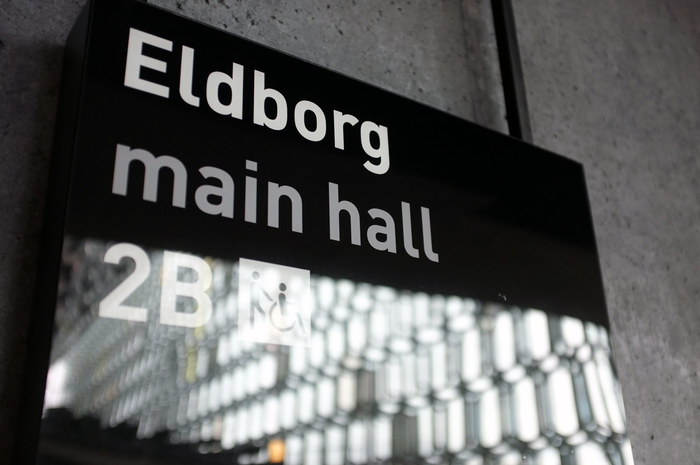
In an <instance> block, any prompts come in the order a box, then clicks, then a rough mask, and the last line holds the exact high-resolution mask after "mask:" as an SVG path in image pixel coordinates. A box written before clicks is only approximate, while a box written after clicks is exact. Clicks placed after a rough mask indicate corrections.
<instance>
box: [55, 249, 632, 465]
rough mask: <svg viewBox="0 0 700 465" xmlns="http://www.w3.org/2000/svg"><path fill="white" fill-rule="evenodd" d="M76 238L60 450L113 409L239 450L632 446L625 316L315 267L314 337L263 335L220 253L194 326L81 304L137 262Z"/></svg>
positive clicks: (64, 309) (109, 428)
mask: <svg viewBox="0 0 700 465" xmlns="http://www.w3.org/2000/svg"><path fill="white" fill-rule="evenodd" d="M72 248H73V253H72V254H70V256H69V258H67V259H66V260H68V261H67V263H66V265H69V266H66V269H70V270H72V271H71V273H70V274H66V275H65V276H64V281H63V282H62V289H63V293H62V294H61V296H60V303H59V307H58V314H57V317H56V321H57V322H58V323H57V328H56V334H55V338H54V343H53V352H52V360H53V362H52V365H51V369H50V372H49V377H48V384H47V393H46V401H45V412H44V437H45V439H44V442H43V449H42V450H43V452H42V460H44V461H45V463H57V462H52V461H51V457H52V455H51V454H53V453H54V452H55V451H54V449H52V448H51V445H52V444H55V441H58V440H61V441H70V440H71V439H70V438H74V437H75V435H76V432H78V431H81V432H82V433H81V434H83V433H84V432H85V426H84V425H86V424H95V425H99V427H95V428H94V430H93V434H94V437H95V438H96V439H95V441H98V442H99V441H102V443H100V447H117V446H118V445H119V444H124V443H125V441H126V443H129V444H133V443H132V442H131V441H133V440H134V439H133V438H137V439H138V440H140V441H141V442H142V443H143V444H158V445H160V446H161V447H166V446H169V447H177V448H178V449H177V450H178V451H180V452H181V451H186V452H187V453H192V454H195V455H197V456H201V457H206V456H209V455H212V454H214V455H217V454H218V455H219V456H225V455H226V454H228V455H230V456H231V460H230V461H229V462H228V463H280V462H281V461H284V463H288V464H324V463H325V464H341V463H353V464H362V463H378V462H385V461H388V460H392V461H393V462H398V463H401V462H402V461H406V462H408V463H418V462H428V463H445V464H447V463H450V464H464V465H484V464H503V465H509V464H528V465H529V464H536V465H561V464H562V463H566V464H567V465H574V464H586V465H589V464H594V465H595V464H615V465H631V464H632V458H631V452H630V449H629V442H628V441H627V439H626V433H625V420H624V410H623V408H622V403H621V400H620V394H619V387H618V385H617V380H616V376H615V373H614V371H613V366H612V363H611V360H610V348H609V343H608V338H607V332H606V331H605V329H604V328H601V327H599V326H596V325H594V324H592V323H588V322H583V321H581V320H577V319H575V318H571V317H560V316H557V315H551V314H547V313H545V312H542V311H539V310H535V309H521V308H516V307H510V306H505V305H498V304H493V303H484V302H479V301H476V300H473V299H469V298H464V297H457V296H441V295H428V294H425V293H411V292H409V291H405V290H396V289H391V288H387V287H384V286H374V285H371V284H367V283H354V282H351V281H349V280H334V279H331V278H329V277H320V276H317V277H313V276H312V292H313V302H314V308H313V309H312V312H311V315H312V316H311V325H312V328H311V330H312V332H311V346H310V348H305V347H297V346H292V347H287V346H279V345H274V344H258V343H254V342H250V341H244V340H241V339H240V338H239V337H238V330H237V310H238V309H237V282H238V281H237V265H236V264H234V263H230V262H225V261H221V260H216V259H210V260H209V264H210V266H211V267H212V269H213V272H214V273H213V287H212V289H211V291H210V294H211V298H212V302H213V314H212V317H211V319H210V320H209V322H208V323H207V324H206V325H205V326H204V327H200V328H180V327H172V326H164V325H160V324H159V323H158V321H157V318H153V319H151V320H149V321H148V322H146V323H135V322H126V321H120V320H109V319H102V318H97V317H96V316H95V315H96V311H95V309H94V308H92V307H91V306H90V305H88V304H85V303H81V304H76V302H77V301H79V299H77V298H76V296H79V295H81V294H84V293H85V292H86V290H91V291H92V293H93V294H94V293H95V292H97V293H100V292H102V293H104V289H105V288H107V289H111V288H113V287H114V285H115V283H118V282H119V281H120V279H121V277H120V275H117V274H114V273H113V272H104V271H101V270H104V267H101V266H100V264H101V260H102V254H103V253H104V249H105V248H106V247H105V244H101V243H97V242H83V243H77V244H73V245H72ZM152 256H153V257H152V258H151V261H152V262H154V263H156V262H157V261H158V252H152ZM110 273H111V274H110ZM144 293H145V297H144V298H145V299H150V300H151V301H153V302H156V303H157V302H158V298H159V296H158V295H157V289H150V290H149V289H147V290H146V291H144ZM76 305H79V307H80V308H76ZM90 422H93V423H90ZM62 428H63V429H62ZM100 428H101V430H100ZM98 430H99V434H98ZM88 431H89V429H88ZM52 441H54V442H52ZM87 442H88V444H89V442H90V441H87ZM78 446H80V447H83V448H84V447H88V446H87V445H86V444H85V443H82V444H78ZM76 447H77V446H76ZM149 447H150V446H149ZM77 450H79V448H78V449H77ZM182 453H185V452H182ZM563 457H565V459H563ZM61 458H62V459H63V460H64V462H61V463H78V462H70V458H68V459H66V457H61ZM105 463H107V462H105ZM202 463H209V462H206V461H205V462H202ZM212 463H213V462H212Z"/></svg>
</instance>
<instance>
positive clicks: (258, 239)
mask: <svg viewBox="0 0 700 465" xmlns="http://www.w3.org/2000/svg"><path fill="white" fill-rule="evenodd" d="M61 102H62V103H61V113H60V115H59V124H58V128H57V140H56V155H55V160H54V164H55V167H54V178H53V179H54V183H55V186H54V190H53V191H52V192H53V195H52V199H51V203H52V207H51V212H52V214H53V215H54V216H53V217H52V225H53V226H54V227H55V231H54V233H55V234H54V236H53V243H51V242H50V241H49V242H48V244H49V246H48V247H49V248H48V249H47V250H48V251H47V252H46V255H45V257H47V263H48V265H47V271H46V275H45V276H44V278H43V281H42V283H43V284H42V285H43V286H44V288H43V289H41V292H42V293H43V294H46V296H45V297H42V299H43V300H41V302H40V308H39V309H38V310H37V311H38V312H39V315H40V316H39V317H38V318H39V320H38V321H39V323H37V324H38V325H40V326H41V324H42V323H41V321H44V323H43V324H44V327H43V338H42V340H46V341H49V340H50V341H51V342H50V356H48V355H47V357H49V358H50V360H49V368H48V377H47V381H46V389H45V394H43V399H44V403H43V414H42V420H41V428H40V432H39V441H38V442H39V447H38V452H37V460H38V461H37V463H42V464H58V463H61V464H83V463H88V462H89V463H99V462H103V463H107V464H109V463H136V462H139V463H141V461H144V463H146V462H147V463H178V464H179V463H183V464H184V463H188V464H200V463H201V464H209V463H212V464H214V463H248V464H250V463H282V462H284V463H288V464H342V463H352V464H362V463H383V464H389V463H410V464H417V463H460V464H469V465H477V464H478V465H483V464H496V463H498V464H511V463H512V464H515V463H528V464H530V463H532V464H541V465H542V464H557V465H563V464H567V465H569V464H586V465H589V464H624V465H629V464H631V455H630V452H629V443H628V440H627V436H626V428H625V419H624V411H623V408H622V402H621V400H620V396H619V388H618V385H617V380H616V375H615V371H614V368H613V363H612V359H611V354H610V347H609V343H608V335H607V317H606V313H605V301H604V296H603V291H602V286H601V276H600V271H599V267H598V259H597V253H596V246H595V240H594V234H593V227H592V223H591V217H590V212H589V207H588V200H587V193H586V188H585V181H584V176H583V170H582V167H581V166H580V165H579V164H577V163H575V162H572V161H570V160H567V159H565V158H563V157H561V156H558V155H555V154H552V153H549V152H547V151H544V150H541V149H538V148H536V147H533V146H531V145H528V144H525V143H522V142H520V141H517V140H515V139H512V138H510V137H506V136H503V135H501V134H498V133H495V132H493V131H490V130H487V129H484V128H481V127H479V126H477V125H474V124H471V123H468V122H465V121H462V120H460V119H458V118H456V117H454V116H451V115H448V114H446V113H443V112H440V111H437V110H434V109H431V108H428V107H426V106H424V105H421V104H419V103H416V102H413V101H410V100H407V99H405V98H403V97H400V96H398V95H395V94H392V93H389V92H386V91H383V90H380V89H378V88H376V87H372V86H370V85H368V84H365V83H362V82H358V81H356V80H353V79H350V78H348V77H345V76H342V75H339V74H337V73H334V72H332V71H330V70H327V69H323V68H320V67H318V66H315V65H312V64H310V63H307V62H303V61H301V60H299V59H296V58H294V57H291V56H289V55H285V54H282V53H280V52H277V51H274V50H271V49H269V48H265V47H262V46H260V45H257V44H255V43H252V42H249V41H247V40H244V39H241V38H238V37H235V36H232V35H230V34H228V33H225V32H222V31H219V30H216V29H213V28H210V27H207V26H204V25H202V24H198V23H196V22H193V21H190V20H188V19H186V18H183V17H180V16H177V15H174V14H171V13H168V12H165V11H163V10H161V9H158V8H155V7H152V6H150V5H147V4H145V3H141V2H135V1H132V0H110V1H107V0H94V1H92V2H90V3H89V5H88V6H87V7H86V9H85V11H84V13H83V15H82V16H81V18H80V19H79V21H78V23H77V24H76V26H75V28H74V30H73V33H72V34H71V37H70V39H69V42H68V45H67V49H66V62H65V76H64V89H63V93H62V97H61ZM51 244H53V245H51ZM59 249H60V256H59ZM51 257H53V260H54V261H53V262H52V261H51V260H52V259H51ZM59 262H60V266H59V271H58V272H56V266H57V265H58V263H59ZM41 315H43V316H41ZM39 331H40V332H41V330H39ZM50 333H52V334H53V336H52V337H51V338H49V334H50ZM47 344H48V342H47ZM45 352H46V354H48V353H49V348H48V347H46V351H45ZM39 357H41V356H39ZM37 363H39V364H41V362H37ZM39 371H41V370H39ZM42 379H43V372H42ZM32 385H33V384H32ZM32 389H34V390H37V389H41V390H42V391H43V390H44V389H43V386H39V387H36V386H35V387H34V388H29V390H28V393H29V394H28V396H31V394H32V393H33V392H34V391H33V390H32ZM35 394H36V393H35ZM32 405H34V404H32ZM28 408H29V407H28ZM37 415H38V410H37ZM31 418H32V416H31V415H29V419H28V420H26V422H29V423H31V421H32V420H31Z"/></svg>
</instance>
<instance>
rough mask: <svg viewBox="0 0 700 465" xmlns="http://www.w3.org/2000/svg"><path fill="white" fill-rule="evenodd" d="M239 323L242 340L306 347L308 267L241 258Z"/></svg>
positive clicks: (309, 295) (308, 325) (308, 317)
mask: <svg viewBox="0 0 700 465" xmlns="http://www.w3.org/2000/svg"><path fill="white" fill-rule="evenodd" d="M239 265H240V266H239V269H238V308H239V313H238V326H239V330H240V331H241V333H240V334H241V339H244V340H250V341H255V342H263V343H271V344H281V345H294V346H305V347H308V345H309V342H310V340H311V338H310V336H311V334H310V328H311V326H310V321H309V320H310V314H311V281H310V273H309V270H304V269H301V268H294V267H290V266H284V265H278V264H275V263H267V262H261V261H258V260H249V259H246V258H241V260H240V263H239Z"/></svg>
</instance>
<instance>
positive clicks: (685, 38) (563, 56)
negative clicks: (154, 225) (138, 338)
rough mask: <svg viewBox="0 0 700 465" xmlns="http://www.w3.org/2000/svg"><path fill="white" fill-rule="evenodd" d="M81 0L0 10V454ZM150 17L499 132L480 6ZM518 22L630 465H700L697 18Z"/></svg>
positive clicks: (645, 4)
mask: <svg viewBox="0 0 700 465" xmlns="http://www.w3.org/2000/svg"><path fill="white" fill-rule="evenodd" d="M83 3H84V0H56V1H54V2H44V1H38V0H37V1H31V0H30V1H26V0H0V218H1V219H2V221H0V266H2V269H3V273H2V274H1V275H0V299H1V300H0V457H6V456H7V455H8V451H9V448H10V446H11V444H12V437H13V425H14V422H15V420H16V417H17V415H18V412H17V402H18V394H19V391H20V389H21V385H20V384H19V382H18V381H17V380H18V379H19V378H20V375H21V373H22V370H23V360H24V355H25V353H26V350H31V347H27V345H26V344H27V342H28V341H27V337H26V334H27V328H28V324H29V320H30V308H31V302H32V300H33V289H32V285H33V280H34V277H35V274H36V266H35V263H36V260H37V250H38V243H39V236H40V233H41V227H42V224H41V221H42V220H41V218H42V207H43V204H44V195H45V186H46V179H47V174H48V163H49V158H50V152H51V139H52V135H53V127H54V118H55V110H56V101H57V96H58V95H57V94H58V87H59V77H60V70H61V55H62V45H63V43H64V41H65V38H66V36H67V34H68V31H69V29H70V27H71V25H72V23H73V21H74V20H75V18H76V16H77V14H78V11H79V8H80V6H81V5H82V4H83ZM153 3H157V4H160V5H162V6H165V7H166V8H169V9H172V10H175V11H178V12H180V13H182V14H184V15H186V16H189V17H192V18H195V19H198V20H201V21H204V22H206V23H210V24H212V25H215V26H217V27H220V28H223V29H227V30H229V31H231V32H234V33H237V34H240V35H242V36H244V37H247V38H250V39H253V40H255V41H258V42H262V43H264V44H267V45H270V46H273V47H275V48H277V49H280V50H283V51H286V52H289V53H291V54H293V55H296V56H299V57H302V58H304V59H307V60H310V61H312V62H315V63H318V64H321V65H323V66H328V67H330V68H332V69H334V70H337V71H340V72H342V73H345V74H348V75H350V76H353V77H356V78H359V79H362V80H365V81H368V82H371V83H373V84H376V85H378V86H380V87H383V88H386V89H389V90H392V91H394V92H397V93H400V94H402V95H405V96H407V97H410V98H413V99H416V100H419V101H422V102H425V103H428V104H430V105H432V106H436V107H438V108H441V109H444V110H447V111H449V112H452V113H454V114H457V115H459V116H462V117H464V118H467V119H470V120H473V121H476V122H478V123H480V124H483V125H486V126H489V127H492V128H494V129H497V130H500V131H504V130H505V124H504V119H503V116H504V115H503V113H504V110H503V104H502V97H501V94H500V77H499V73H498V66H497V60H496V55H495V46H494V39H493V34H492V28H491V17H490V9H489V5H488V2H485V1H479V0H462V1H461V2H460V1H459V0H451V1H448V0H414V1H408V0H407V1H399V0H396V1H392V2H390V1H382V2H379V1H373V0H352V1H350V0H347V1H337V2H330V1H319V0H295V1H288V2H266V3H264V2H241V1H234V0H226V1H219V2H213V1H209V0H207V1H204V0H187V1H177V2H171V1H166V0H158V1H155V2H153ZM210 3H211V4H210ZM515 10H516V21H517V23H518V32H519V36H520V41H521V55H522V59H523V65H524V71H525V79H526V88H527V90H528V99H529V104H530V110H531V115H532V126H533V131H534V138H535V143H536V144H538V145H540V146H542V147H545V148H548V149H551V150H554V151H556V152H559V153H561V154H564V155H567V156H569V157H571V158H574V159H576V160H579V161H580V162H582V163H583V164H584V165H585V167H586V172H587V177H588V183H589V189H590V197H591V204H592V210H593V216H594V222H595V226H596V234H597V238H598V244H599V249H600V259H601V266H602V270H603V277H604V281H605V289H606V293H607V299H608V306H609V312H610V315H611V322H612V338H613V343H614V350H615V351H616V358H617V365H618V369H619V374H620V377H621V381H622V387H623V393H624V397H625V401H626V406H627V413H628V422H629V430H630V436H631V440H632V445H633V450H634V452H635V459H636V462H637V463H638V464H662V463H673V464H676V463H677V464H696V465H697V464H700V439H699V438H700V428H699V425H700V394H699V393H700V389H698V385H699V384H698V383H699V381H700V380H699V379H698V375H699V373H700V305H699V304H698V298H700V278H699V277H698V274H699V272H700V183H699V182H698V178H699V177H700V158H698V157H696V155H697V151H698V147H700V116H699V115H700V112H699V111H698V108H700V85H698V83H699V82H700V26H699V25H698V21H697V20H698V19H699V18H700V3H698V2H695V1H694V0H686V1H683V0H677V1H675V2H672V3H671V2H660V1H658V0H636V1H632V0H618V1H616V2H605V1H602V0H592V1H589V2H557V3H554V2H551V1H545V0H528V1H527V2H526V1H524V0H520V1H515ZM0 462H2V459H0Z"/></svg>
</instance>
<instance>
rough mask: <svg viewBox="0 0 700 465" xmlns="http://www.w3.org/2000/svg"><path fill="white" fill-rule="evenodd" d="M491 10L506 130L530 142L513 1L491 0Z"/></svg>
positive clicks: (528, 118) (528, 117) (530, 130)
mask: <svg viewBox="0 0 700 465" xmlns="http://www.w3.org/2000/svg"><path fill="white" fill-rule="evenodd" d="M491 11H492V12H493V24H494V29H495V31H496V45H497V47H498V60H499V62H500V66H501V81H502V82H503V95H504V97H505V102H506V120H507V121H508V133H509V134H510V135H511V136H513V137H517V138H518V139H521V140H524V141H525V142H530V143H532V129H531V128H530V115H529V113H528V109H527V98H526V96H525V81H524V79H523V69H522V65H521V63H520V51H519V49H518V35H517V32H516V29H515V17H514V15H513V5H512V4H511V1H510V0H491Z"/></svg>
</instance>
